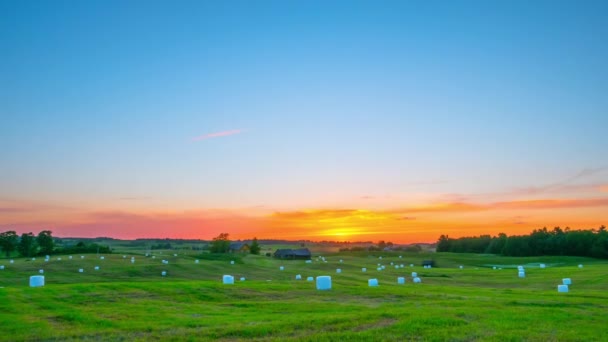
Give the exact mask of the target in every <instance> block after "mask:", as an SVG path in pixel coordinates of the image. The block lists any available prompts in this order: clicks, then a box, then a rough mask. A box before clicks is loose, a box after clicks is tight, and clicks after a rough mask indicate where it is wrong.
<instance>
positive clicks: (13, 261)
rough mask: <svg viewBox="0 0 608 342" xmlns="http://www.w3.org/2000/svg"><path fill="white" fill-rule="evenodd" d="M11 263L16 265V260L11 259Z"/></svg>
mask: <svg viewBox="0 0 608 342" xmlns="http://www.w3.org/2000/svg"><path fill="white" fill-rule="evenodd" d="M59 260H61V259H59ZM9 263H11V264H14V263H15V260H13V259H11V260H10V261H9Z"/></svg>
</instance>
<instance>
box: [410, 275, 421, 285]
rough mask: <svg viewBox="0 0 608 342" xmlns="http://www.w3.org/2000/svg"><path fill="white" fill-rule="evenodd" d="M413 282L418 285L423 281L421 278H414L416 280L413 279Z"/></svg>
mask: <svg viewBox="0 0 608 342" xmlns="http://www.w3.org/2000/svg"><path fill="white" fill-rule="evenodd" d="M412 281H413V282H414V283H416V284H419V283H422V279H420V278H419V277H414V279H412Z"/></svg>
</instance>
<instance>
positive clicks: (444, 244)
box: [437, 235, 452, 252]
mask: <svg viewBox="0 0 608 342" xmlns="http://www.w3.org/2000/svg"><path fill="white" fill-rule="evenodd" d="M450 240H451V239H450V238H449V237H448V236H447V235H441V236H440V237H439V241H437V252H449V251H450V248H451V247H452V243H451V241H450Z"/></svg>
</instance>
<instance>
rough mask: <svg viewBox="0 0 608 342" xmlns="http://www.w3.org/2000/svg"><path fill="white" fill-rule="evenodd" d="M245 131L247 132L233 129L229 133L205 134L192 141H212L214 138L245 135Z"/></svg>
mask: <svg viewBox="0 0 608 342" xmlns="http://www.w3.org/2000/svg"><path fill="white" fill-rule="evenodd" d="M244 131H245V130H244V129H232V130H229V131H222V132H215V133H209V134H205V135H200V136H198V137H194V138H192V141H201V140H207V139H212V138H219V137H227V136H229V135H235V134H240V133H243V132H244Z"/></svg>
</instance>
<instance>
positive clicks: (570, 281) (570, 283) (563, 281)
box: [562, 278, 572, 285]
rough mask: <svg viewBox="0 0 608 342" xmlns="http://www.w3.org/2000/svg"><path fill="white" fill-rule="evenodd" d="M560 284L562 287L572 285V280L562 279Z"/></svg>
mask: <svg viewBox="0 0 608 342" xmlns="http://www.w3.org/2000/svg"><path fill="white" fill-rule="evenodd" d="M562 284H564V285H572V279H570V278H564V279H562Z"/></svg>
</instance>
